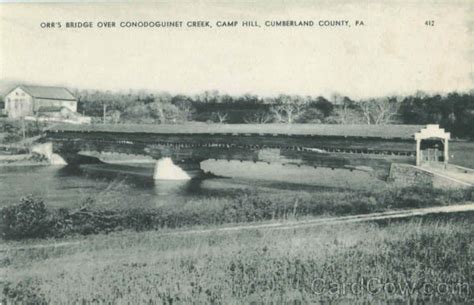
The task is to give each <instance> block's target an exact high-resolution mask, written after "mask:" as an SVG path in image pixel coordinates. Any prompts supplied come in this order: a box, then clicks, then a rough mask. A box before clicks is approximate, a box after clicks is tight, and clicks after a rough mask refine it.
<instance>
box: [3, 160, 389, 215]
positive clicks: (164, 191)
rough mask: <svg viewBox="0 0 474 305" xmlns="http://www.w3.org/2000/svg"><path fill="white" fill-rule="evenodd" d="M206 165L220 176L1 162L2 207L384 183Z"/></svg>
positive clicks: (141, 202)
mask: <svg viewBox="0 0 474 305" xmlns="http://www.w3.org/2000/svg"><path fill="white" fill-rule="evenodd" d="M201 167H202V169H203V170H204V171H206V172H212V173H213V174H215V175H218V176H219V177H216V178H209V179H193V180H188V181H162V180H159V181H155V180H153V170H154V168H153V164H152V163H147V164H120V165H119V164H100V165H82V166H80V167H79V168H73V167H67V166H18V167H13V166H12V167H10V166H9V167H0V206H5V205H10V204H15V203H18V202H19V199H20V197H22V196H24V195H27V194H31V195H34V196H38V197H41V198H43V199H44V200H45V202H46V203H47V204H48V206H53V207H72V206H78V205H80V204H81V203H82V202H84V201H86V199H87V198H88V197H93V198H95V200H96V202H97V204H102V205H104V206H107V205H128V206H129V205H133V206H146V207H157V206H161V205H164V204H180V203H183V202H189V201H191V200H199V199H201V198H221V197H235V196H240V195H242V193H243V192H244V191H246V190H248V191H257V192H269V193H273V194H275V193H277V192H286V193H299V192H308V193H311V192H320V191H327V190H335V191H337V190H340V189H361V188H363V189H367V188H374V187H383V186H385V183H384V182H382V181H380V180H377V179H375V178H372V177H371V176H370V175H369V174H368V173H364V172H357V171H354V172H350V171H348V170H342V169H341V170H338V169H335V170H331V169H324V168H321V169H320V168H318V169H314V168H310V167H303V166H302V167H301V168H298V167H296V166H282V165H273V164H272V165H269V164H266V163H252V162H239V161H230V162H228V161H205V162H202V164H201Z"/></svg>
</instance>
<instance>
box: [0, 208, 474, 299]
mask: <svg viewBox="0 0 474 305" xmlns="http://www.w3.org/2000/svg"><path fill="white" fill-rule="evenodd" d="M466 217H467V216H466ZM466 217H464V218H462V217H461V218H455V219H431V218H426V217H425V218H418V219H416V220H411V221H405V222H403V223H398V222H389V223H384V224H377V223H363V224H350V223H345V224H344V225H333V226H325V225H321V226H317V227H299V228H293V229H291V230H260V229H249V230H243V231H219V232H209V233H206V234H190V235H184V234H183V235H161V234H157V233H156V232H140V233H137V232H126V231H125V232H117V233H113V234H109V235H105V234H99V235H94V236H88V237H86V238H85V239H82V240H81V243H80V245H77V246H70V247H67V246H66V247H57V248H32V249H22V250H15V249H13V248H12V249H11V250H10V251H8V252H7V253H6V254H5V255H4V256H3V258H2V260H1V264H0V271H1V272H2V274H4V276H3V278H2V286H3V289H1V291H0V295H1V296H2V297H1V298H2V299H3V300H5V301H7V300H8V301H13V302H31V303H35V304H51V303H55V304H56V303H71V302H72V303H93V302H96V303H130V304H142V303H147V304H189V303H194V304H212V303H215V304H221V303H225V304H242V303H251V302H259V303H260V302H263V303H280V304H281V303H298V304H299V303H315V302H337V303H338V304H341V303H342V304H355V303H362V302H365V303H374V302H375V303H377V302H394V303H395V302H400V301H401V300H403V301H404V302H409V301H411V302H417V303H419V302H423V301H426V302H430V303H433V302H438V303H445V304H446V303H453V302H458V303H459V302H467V303H468V302H469V300H470V299H471V298H472V291H471V290H470V289H472V288H471V287H472V286H471V285H472V283H470V282H469V281H470V280H471V278H470V274H469V272H470V271H469V270H470V261H471V260H470V257H472V256H473V255H474V253H473V248H472V247H469V244H470V239H471V237H472V231H473V230H474V225H473V223H474V222H472V216H469V217H468V218H466ZM353 283H354V285H356V286H353V285H352V284H353ZM343 285H344V286H343ZM427 285H429V286H427ZM343 287H345V288H343ZM354 287H355V288H354Z"/></svg>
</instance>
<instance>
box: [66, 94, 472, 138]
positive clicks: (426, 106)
mask: <svg viewBox="0 0 474 305" xmlns="http://www.w3.org/2000/svg"><path fill="white" fill-rule="evenodd" d="M75 94H76V96H77V97H78V99H79V105H78V107H79V112H80V113H84V114H86V115H88V116H92V117H97V118H102V117H103V114H104V107H105V109H106V118H107V121H108V122H109V123H150V124H156V123H181V122H185V121H201V122H216V123H231V124H232V123H288V124H292V123H329V124H391V123H400V124H433V123H437V124H440V125H441V126H443V127H444V128H446V129H447V130H448V131H450V132H452V134H453V135H454V136H456V137H460V138H470V139H474V133H473V129H472V128H471V127H472V126H471V122H472V120H473V119H474V95H473V94H472V93H470V94H458V93H450V94H448V95H445V96H441V95H426V94H423V93H417V94H415V95H411V96H406V97H399V96H391V97H382V98H371V99H361V100H353V99H351V98H349V97H347V96H341V95H337V94H336V95H333V96H332V97H331V98H325V97H322V96H319V97H311V96H298V95H291V96H290V95H283V94H282V95H279V96H276V97H267V98H265V97H260V96H257V95H251V94H245V95H241V96H229V95H226V94H219V92H217V91H205V92H204V93H202V94H199V95H196V96H186V95H171V94H168V93H163V92H159V93H150V92H145V91H138V92H132V91H130V92H127V93H123V92H122V93H120V92H110V91H107V92H101V91H88V90H76V91H75Z"/></svg>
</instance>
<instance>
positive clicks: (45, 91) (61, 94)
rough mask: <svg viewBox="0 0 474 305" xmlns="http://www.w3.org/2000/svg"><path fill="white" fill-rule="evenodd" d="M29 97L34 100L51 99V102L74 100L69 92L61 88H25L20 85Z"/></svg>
mask: <svg viewBox="0 0 474 305" xmlns="http://www.w3.org/2000/svg"><path fill="white" fill-rule="evenodd" d="M19 87H20V88H21V89H23V90H24V91H25V92H26V93H28V94H29V95H31V96H33V97H35V98H43V99H51V100H68V101H75V100H76V98H75V97H74V95H72V93H71V91H69V90H68V89H66V88H63V87H45V86H26V85H20V86H19Z"/></svg>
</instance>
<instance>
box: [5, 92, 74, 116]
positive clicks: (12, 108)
mask: <svg viewBox="0 0 474 305" xmlns="http://www.w3.org/2000/svg"><path fill="white" fill-rule="evenodd" d="M4 100H5V112H6V114H7V115H8V117H10V118H22V117H25V116H32V115H36V114H38V113H40V112H56V111H57V112H59V111H61V109H68V110H69V111H71V112H77V99H76V98H75V97H74V95H73V94H72V93H71V92H70V91H69V90H68V89H66V88H62V87H44V86H25V85H20V86H18V87H16V88H14V89H13V90H11V91H10V92H9V93H8V94H7V95H6V96H5V99H4Z"/></svg>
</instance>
